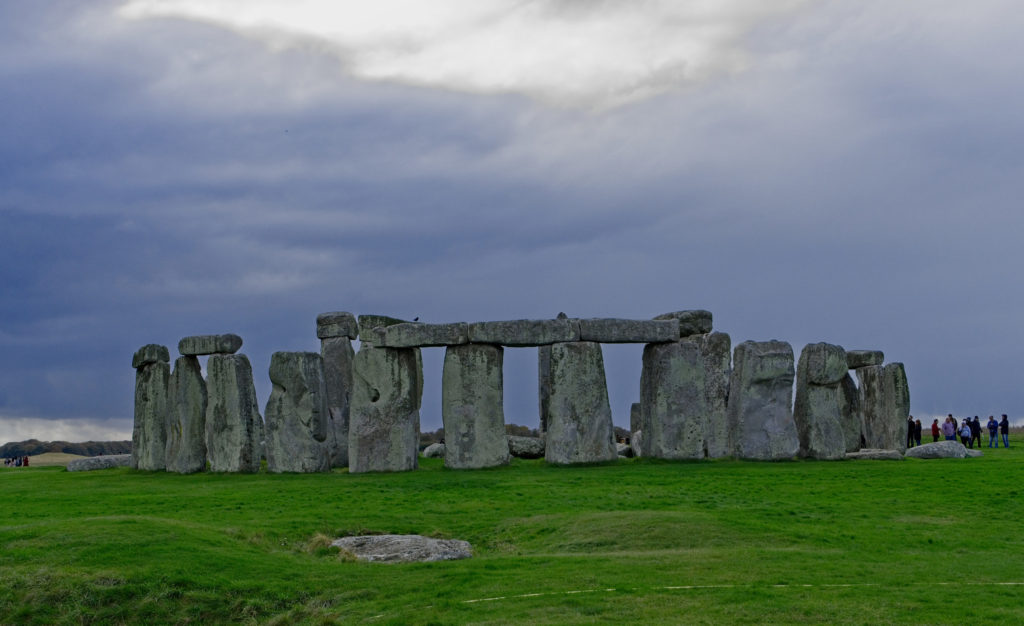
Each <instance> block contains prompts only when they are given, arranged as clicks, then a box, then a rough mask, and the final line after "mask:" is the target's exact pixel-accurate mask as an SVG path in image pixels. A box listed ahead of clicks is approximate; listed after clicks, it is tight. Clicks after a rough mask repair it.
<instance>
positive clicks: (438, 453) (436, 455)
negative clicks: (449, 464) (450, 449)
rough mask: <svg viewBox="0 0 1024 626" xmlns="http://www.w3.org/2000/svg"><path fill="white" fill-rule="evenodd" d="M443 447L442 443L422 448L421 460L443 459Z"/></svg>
mask: <svg viewBox="0 0 1024 626" xmlns="http://www.w3.org/2000/svg"><path fill="white" fill-rule="evenodd" d="M444 450H445V445H444V444H443V443H432V444H430V445H429V446H427V447H426V448H423V458H425V459H443V458H444Z"/></svg>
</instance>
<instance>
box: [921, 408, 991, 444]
mask: <svg viewBox="0 0 1024 626" xmlns="http://www.w3.org/2000/svg"><path fill="white" fill-rule="evenodd" d="M985 428H987V429H988V447H990V448H993V447H995V448H998V447H999V435H1002V436H1003V447H1004V448H1009V447H1010V420H1009V418H1008V417H1006V414H1005V413H1004V414H1003V419H1002V421H1000V422H997V421H996V418H995V417H994V416H992V415H989V416H988V423H987V424H985ZM981 433H982V425H981V420H980V419H979V418H978V416H977V415H975V416H974V419H973V420H972V419H971V418H969V417H965V418H964V420H963V421H962V422H960V421H958V420H957V419H956V418H955V417H953V414H952V413H951V414H949V415H948V416H946V421H945V422H943V423H942V425H939V420H938V418H936V419H935V420H934V421H933V422H932V441H933V442H934V441H938V440H939V437H940V436H942V437H945V439H946V441H956V440H957V437H959V438H960V442H961V443H963V444H964V445H965V446H967V447H968V448H973V447H974V444H975V442H977V444H978V447H979V448H980V447H981ZM914 445H921V420H915V419H914V416H913V415H911V416H910V418H909V419H908V420H907V447H908V448H912V447H914Z"/></svg>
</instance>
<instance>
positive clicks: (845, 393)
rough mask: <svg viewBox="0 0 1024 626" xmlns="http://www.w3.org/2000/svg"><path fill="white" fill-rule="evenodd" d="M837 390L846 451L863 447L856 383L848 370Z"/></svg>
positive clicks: (861, 421) (861, 420)
mask: <svg viewBox="0 0 1024 626" xmlns="http://www.w3.org/2000/svg"><path fill="white" fill-rule="evenodd" d="M839 390H840V391H841V392H842V396H840V403H839V423H840V425H841V426H842V427H843V440H844V441H845V442H846V451H847V452H856V451H857V450H860V449H861V448H862V447H864V445H863V444H864V441H863V434H862V433H861V430H862V423H863V419H862V418H861V414H860V398H859V396H858V394H859V392H858V391H857V383H855V382H853V376H851V375H850V373H849V372H847V373H846V376H843V380H842V381H841V382H840V383H839Z"/></svg>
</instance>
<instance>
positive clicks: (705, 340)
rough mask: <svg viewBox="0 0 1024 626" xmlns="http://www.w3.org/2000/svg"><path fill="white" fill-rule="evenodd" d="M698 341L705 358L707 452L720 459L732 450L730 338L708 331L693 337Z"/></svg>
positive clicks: (712, 457)
mask: <svg viewBox="0 0 1024 626" xmlns="http://www.w3.org/2000/svg"><path fill="white" fill-rule="evenodd" d="M692 340H694V341H698V342H699V343H700V352H701V357H702V358H703V360H704V401H705V403H706V407H707V415H708V433H707V442H706V448H707V455H708V458H709V459H720V458H722V457H727V456H731V455H732V454H733V451H732V448H731V447H730V446H731V444H730V439H729V414H728V402H729V377H730V375H731V374H732V338H730V337H729V335H728V333H708V334H706V335H696V336H695V337H693V338H692Z"/></svg>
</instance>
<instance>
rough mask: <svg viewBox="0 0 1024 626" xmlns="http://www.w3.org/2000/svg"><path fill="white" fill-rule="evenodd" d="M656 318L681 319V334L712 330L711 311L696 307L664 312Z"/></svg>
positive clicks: (703, 333)
mask: <svg viewBox="0 0 1024 626" xmlns="http://www.w3.org/2000/svg"><path fill="white" fill-rule="evenodd" d="M654 319H656V320H671V319H675V320H679V336H680V337H689V336H690V335H706V334H708V333H710V332H711V329H712V324H711V311H704V310H702V309H695V310H692V311H674V312H672V313H663V314H661V315H659V316H657V317H655V318H654Z"/></svg>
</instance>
